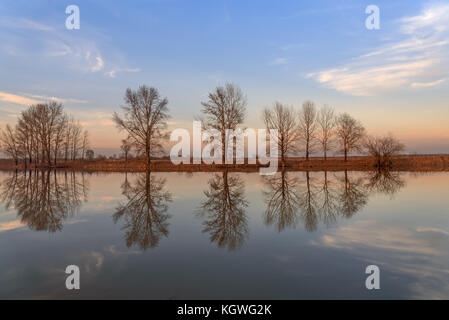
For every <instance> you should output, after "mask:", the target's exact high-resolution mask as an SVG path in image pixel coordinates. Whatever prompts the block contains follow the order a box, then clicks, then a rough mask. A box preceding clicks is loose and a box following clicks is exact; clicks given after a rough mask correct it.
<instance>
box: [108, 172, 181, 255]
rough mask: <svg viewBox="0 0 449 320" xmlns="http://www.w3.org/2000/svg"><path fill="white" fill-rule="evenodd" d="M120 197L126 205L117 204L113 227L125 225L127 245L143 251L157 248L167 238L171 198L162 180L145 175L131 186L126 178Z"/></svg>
mask: <svg viewBox="0 0 449 320" xmlns="http://www.w3.org/2000/svg"><path fill="white" fill-rule="evenodd" d="M122 194H123V195H124V196H125V198H126V201H125V202H124V203H120V204H119V206H118V207H117V209H116V212H115V213H114V216H113V219H114V223H117V222H118V221H119V220H123V221H124V224H123V227H122V229H123V230H126V245H127V246H128V247H131V246H132V245H134V244H136V245H138V246H139V248H140V249H142V250H146V249H148V248H154V247H156V246H157V245H158V243H159V240H160V238H161V237H163V236H164V237H167V236H168V225H169V223H168V219H169V218H170V216H169V215H168V214H167V211H168V203H169V202H171V201H172V195H171V193H170V192H168V191H166V190H165V179H163V178H159V177H156V176H154V175H152V174H151V173H150V172H145V173H139V174H138V176H137V179H136V181H135V183H130V182H128V179H127V175H126V176H125V182H124V183H123V184H122Z"/></svg>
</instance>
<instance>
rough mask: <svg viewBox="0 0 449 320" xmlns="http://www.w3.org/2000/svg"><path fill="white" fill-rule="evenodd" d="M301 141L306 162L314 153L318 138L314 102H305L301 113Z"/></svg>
mask: <svg viewBox="0 0 449 320" xmlns="http://www.w3.org/2000/svg"><path fill="white" fill-rule="evenodd" d="M298 128H299V140H300V141H301V142H302V143H303V145H304V149H305V152H306V160H309V156H310V154H311V153H312V152H313V148H314V146H315V138H316V129H317V126H316V108H315V104H314V103H313V102H312V101H309V100H308V101H305V102H304V103H303V104H302V109H301V111H300V112H299V126H298Z"/></svg>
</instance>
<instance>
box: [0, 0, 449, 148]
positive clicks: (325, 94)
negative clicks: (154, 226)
mask: <svg viewBox="0 0 449 320" xmlns="http://www.w3.org/2000/svg"><path fill="white" fill-rule="evenodd" d="M70 4H76V5H78V6H79V8H80V16H81V21H80V22H81V28H80V30H67V29H66V28H65V20H66V17H67V15H66V14H65V8H66V7H67V6H68V5H70ZM370 4H375V5H377V6H379V8H380V30H368V29H366V28H365V19H366V17H367V16H368V15H367V14H365V8H366V7H367V6H368V5H370ZM448 53H449V3H448V2H447V1H446V2H432V1H431V2H427V1H391V0H390V1H331V0H328V1H256V0H254V1H249V0H248V1H211V0H209V1H193V0H192V1H186V0H184V1H171V0H159V1H127V2H125V1H39V0H36V1H17V0H16V1H8V0H6V1H1V3H0V71H1V76H0V125H2V126H3V125H4V124H5V123H13V122H14V121H15V117H16V116H17V114H18V113H19V112H20V111H21V110H22V109H24V108H25V107H26V105H27V104H29V103H34V102H36V101H44V100H46V99H50V98H53V99H58V100H59V101H62V102H63V103H64V106H65V107H66V109H67V110H68V111H69V112H71V113H73V114H74V115H76V117H78V118H79V119H80V121H81V122H82V123H83V125H85V126H86V127H87V129H88V130H89V132H90V133H91V140H92V145H93V146H94V147H97V148H115V147H117V146H118V145H119V137H118V135H117V131H116V129H115V127H114V126H113V125H112V123H111V114H112V112H113V111H118V110H119V108H120V105H121V104H122V102H123V95H124V92H125V89H126V88H127V87H131V88H137V87H138V86H139V85H140V84H147V85H150V86H155V87H157V88H158V89H159V90H160V92H161V94H162V95H164V96H167V97H168V99H169V102H170V104H169V107H170V110H171V114H172V119H171V126H172V127H173V128H174V127H186V128H189V127H191V121H192V119H193V117H194V116H195V115H197V114H199V111H200V109H201V105H200V102H201V101H202V100H205V99H206V95H207V93H208V92H209V91H211V90H212V89H213V88H214V87H215V86H217V85H222V84H224V83H225V82H233V83H236V84H238V85H239V86H240V87H241V88H242V89H243V90H244V91H245V92H246V94H247V96H248V116H247V121H246V125H247V126H251V127H256V128H257V127H262V126H263V124H262V121H261V118H260V115H261V110H262V108H263V107H265V106H269V105H271V104H272V103H273V102H274V101H276V100H279V101H281V102H284V103H287V104H291V105H293V106H295V107H296V108H299V106H300V105H301V103H302V102H303V101H304V100H306V99H311V100H313V101H315V102H316V104H317V105H318V106H321V105H323V104H325V103H326V104H329V105H331V106H333V107H335V109H336V110H337V111H338V112H344V111H347V112H350V113H351V114H353V115H354V116H355V117H357V118H359V119H360V120H361V121H362V122H363V123H364V124H365V125H366V127H367V129H368V131H369V132H370V133H373V134H383V133H387V132H393V133H395V134H396V135H397V136H398V137H400V138H401V139H403V140H404V141H405V142H406V144H407V145H408V151H410V152H449V121H447V120H448V119H449V108H448V107H449V90H448V88H449V80H448V79H449V62H448V57H449V55H448Z"/></svg>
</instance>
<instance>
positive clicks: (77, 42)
mask: <svg viewBox="0 0 449 320" xmlns="http://www.w3.org/2000/svg"><path fill="white" fill-rule="evenodd" d="M0 27H2V29H3V30H2V31H3V32H6V33H7V34H8V35H9V38H8V40H11V39H14V41H13V43H14V45H12V44H8V43H5V44H4V45H3V50H4V51H5V52H6V53H7V54H8V55H10V56H19V55H20V56H22V57H23V56H27V57H28V58H29V59H35V58H36V56H37V57H38V58H39V59H42V58H48V59H52V62H53V63H54V64H55V65H58V66H59V64H57V63H58V62H59V63H61V65H62V66H64V67H67V66H68V67H69V68H71V69H75V70H78V71H81V72H88V73H97V72H100V71H103V72H102V73H101V74H102V75H104V76H107V77H111V78H113V77H115V76H116V75H117V74H118V73H119V72H138V71H140V69H138V68H128V67H127V66H126V62H124V61H123V59H121V58H119V61H117V57H121V56H122V55H121V53H120V50H118V49H117V48H115V47H113V46H110V45H108V44H107V43H106V42H104V41H103V42H102V41H100V40H98V39H105V38H107V37H105V36H104V35H102V34H101V33H98V32H97V33H98V34H97V33H95V34H91V35H86V34H83V36H82V37H79V36H78V34H77V33H73V32H72V33H71V32H67V30H65V29H64V30H62V29H58V28H56V27H52V26H50V25H46V24H43V23H40V22H36V21H33V20H30V19H24V18H7V17H6V18H0ZM22 29H24V30H27V32H26V33H21V32H16V31H17V30H22ZM10 31H12V32H10ZM92 32H94V31H92ZM37 39H38V40H37ZM30 47H32V48H33V50H30ZM100 48H102V49H100ZM104 53H106V54H104ZM105 56H106V57H105Z"/></svg>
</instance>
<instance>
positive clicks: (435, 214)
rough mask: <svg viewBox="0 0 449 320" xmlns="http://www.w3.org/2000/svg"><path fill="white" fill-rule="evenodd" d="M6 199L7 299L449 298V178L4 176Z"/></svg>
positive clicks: (2, 262)
mask: <svg viewBox="0 0 449 320" xmlns="http://www.w3.org/2000/svg"><path fill="white" fill-rule="evenodd" d="M0 204H1V205H0V298H2V299H5V298H8V299H16V298H34V299H36V298H39V299H42V298H57V299H61V298H62V299H72V298H144V299H251V298H252V299H265V298H266V299H303V298H304V299H309V298H325V299H327V298H368V299H371V298H372V299H377V298H446V299H447V298H449V212H448V208H449V174H448V173H432V174H430V173H429V174H412V173H401V174H398V173H357V172H337V173H332V172H327V173H324V172H310V173H303V172H285V173H278V174H277V175H275V176H271V177H269V178H266V177H265V178H264V177H262V176H260V175H259V174H257V173H225V172H223V173H222V172H220V173H195V174H185V173H152V174H151V175H147V174H144V173H140V174H127V175H125V174H81V173H76V174H73V173H63V172H58V173H54V172H48V173H27V174H26V175H25V174H23V173H19V174H18V175H15V174H14V173H12V172H11V173H10V172H1V173H0ZM71 264H75V265H77V266H79V267H80V270H81V290H79V291H68V290H67V289H65V278H66V274H65V268H66V266H68V265H71ZM370 264H375V265H378V266H379V267H380V270H381V289H380V290H370V291H369V290H367V289H366V288H365V279H366V276H367V275H366V274H365V268H366V266H368V265H370Z"/></svg>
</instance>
